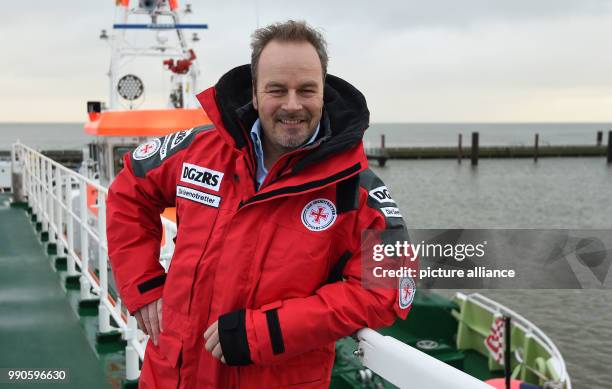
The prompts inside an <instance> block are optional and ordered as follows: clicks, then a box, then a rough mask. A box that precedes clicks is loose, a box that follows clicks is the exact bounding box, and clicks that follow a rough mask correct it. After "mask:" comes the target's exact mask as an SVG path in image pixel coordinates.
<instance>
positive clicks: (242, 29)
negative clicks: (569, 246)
mask: <svg viewBox="0 0 612 389" xmlns="http://www.w3.org/2000/svg"><path fill="white" fill-rule="evenodd" d="M134 2H135V0H132V3H134ZM3 3H4V4H3V5H2V7H3V13H4V15H5V17H4V18H3V19H4V20H3V23H2V24H0V40H1V42H2V48H3V49H2V59H1V61H0V122H83V121H85V120H86V101H87V100H101V101H105V100H108V79H107V77H106V72H107V71H108V65H109V47H108V44H107V42H105V41H102V40H100V39H99V38H98V36H99V34H100V30H101V29H103V28H104V29H107V30H110V27H111V25H112V23H113V18H114V12H115V2H114V0H57V1H49V0H30V1H28V0H22V1H12V2H8V1H4V2H3ZM180 3H181V5H183V4H185V3H191V5H192V8H193V10H194V13H193V14H192V15H191V16H190V18H189V22H193V23H196V22H202V23H207V24H208V25H209V29H208V30H205V31H201V32H200V33H199V35H200V38H201V39H202V40H201V41H200V42H199V43H197V45H196V46H195V49H196V50H195V51H196V54H197V56H198V60H199V65H200V70H201V75H200V79H199V89H201V90H203V89H205V88H207V87H209V86H212V85H214V84H215V82H216V81H217V80H218V79H219V77H221V75H222V74H223V73H225V72H226V71H228V70H229V69H231V68H233V67H235V66H238V65H241V64H244V63H247V62H248V61H249V60H250V47H249V42H250V35H251V33H252V32H253V30H254V29H255V28H257V26H258V25H259V26H264V25H266V24H269V23H272V22H276V21H282V20H287V19H298V20H305V21H307V22H308V23H309V24H311V25H312V26H314V27H317V28H319V29H320V30H321V31H322V32H323V33H324V35H325V37H326V39H327V42H328V49H329V56H330V63H329V73H331V74H334V75H337V76H340V77H342V78H344V79H346V80H347V81H349V82H351V83H352V84H353V85H355V86H356V87H357V88H359V89H360V90H361V91H362V92H363V93H364V95H365V96H366V98H367V100H368V106H369V108H370V112H371V120H372V121H373V122H610V121H612V1H606V0H537V1H534V0H494V1H492V0H461V1H457V0H430V1H422V0H399V1H371V0H369V1H345V0H334V1H330V0H327V1H322V0H308V1H299V2H296V1H286V0H285V1H272V0H251V1H248V0H241V1H238V0H224V1H217V2H215V1H208V0H191V1H188V2H185V1H181V2H180ZM154 67H155V69H156V70H155V72H156V73H155V74H159V75H161V73H162V70H161V64H160V65H159V67H157V65H155V66H154ZM154 79H155V78H154ZM148 82H151V83H153V84H155V83H156V82H158V81H155V82H153V81H148V80H145V87H148V84H147V83H148ZM153 86H158V85H153ZM152 96H153V95H151V99H153V97H152Z"/></svg>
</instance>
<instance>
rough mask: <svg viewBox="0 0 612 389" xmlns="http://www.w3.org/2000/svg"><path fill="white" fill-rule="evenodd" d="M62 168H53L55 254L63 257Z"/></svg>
mask: <svg viewBox="0 0 612 389" xmlns="http://www.w3.org/2000/svg"><path fill="white" fill-rule="evenodd" d="M63 184H64V183H63V178H62V169H60V168H57V167H56V168H55V220H56V224H55V225H56V226H57V229H56V231H55V232H56V233H57V256H59V257H64V217H63V216H64V207H63V204H64V200H63V199H64V196H62V192H63V191H62V186H63Z"/></svg>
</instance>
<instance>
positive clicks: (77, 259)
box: [11, 142, 176, 380]
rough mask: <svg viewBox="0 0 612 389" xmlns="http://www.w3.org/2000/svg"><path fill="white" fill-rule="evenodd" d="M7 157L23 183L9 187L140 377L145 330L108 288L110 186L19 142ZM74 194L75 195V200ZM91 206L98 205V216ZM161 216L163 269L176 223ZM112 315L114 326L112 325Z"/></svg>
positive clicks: (132, 375)
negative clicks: (20, 197)
mask: <svg viewBox="0 0 612 389" xmlns="http://www.w3.org/2000/svg"><path fill="white" fill-rule="evenodd" d="M11 160H12V171H13V172H20V173H21V175H22V180H21V188H13V192H15V193H22V194H23V196H25V198H26V199H27V202H28V205H29V206H30V207H31V208H32V213H33V214H34V215H36V220H37V222H40V223H41V227H42V232H46V233H48V236H49V243H52V244H55V246H56V248H57V255H58V256H60V257H64V256H65V257H66V260H67V270H66V271H67V274H66V275H67V276H68V277H70V276H72V277H79V283H80V298H81V301H83V300H91V299H96V298H97V299H99V305H98V330H99V332H100V333H101V334H109V333H112V332H113V331H119V332H120V333H121V336H122V338H123V339H124V340H125V341H126V342H127V345H126V349H125V359H126V378H127V379H128V380H135V379H138V377H139V376H140V370H139V363H138V360H139V359H141V360H143V359H144V353H145V347H146V342H147V340H148V336H145V335H144V333H143V332H142V331H140V330H139V329H138V327H137V324H136V319H135V318H134V317H133V316H131V315H130V314H129V312H128V311H127V309H126V308H125V307H123V306H122V304H121V299H120V298H118V299H117V300H116V301H115V299H113V297H112V296H111V295H110V294H109V284H108V280H109V273H110V269H109V267H108V247H107V243H106V196H107V194H108V189H107V188H105V187H103V186H101V185H100V184H99V183H97V182H95V181H93V180H91V179H88V178H87V177H84V176H82V175H80V174H78V173H77V172H74V171H72V170H70V169H68V168H66V167H65V166H63V165H61V164H59V163H57V162H55V161H53V160H51V159H50V158H48V157H46V156H44V155H42V154H41V153H39V152H38V151H36V150H34V149H32V148H30V147H28V146H25V145H23V144H20V143H19V142H17V143H16V144H14V145H13V147H12V150H11ZM77 193H78V194H77ZM88 193H90V194H89V197H90V198H91V196H92V195H95V196H96V197H97V198H96V199H95V200H96V203H95V204H88ZM74 199H78V204H77V205H75V204H74V201H73V200H74ZM90 208H91V209H94V210H96V209H97V217H96V216H95V215H94V214H92V212H91V211H90ZM162 222H163V227H164V230H165V233H166V243H165V244H164V246H163V247H162V248H161V258H160V259H161V262H162V265H164V267H165V268H166V269H167V268H168V265H169V261H170V258H171V256H172V251H173V250H174V242H173V241H172V237H173V236H174V235H175V234H176V225H175V224H174V223H173V222H171V221H169V220H166V219H163V218H162ZM77 238H78V239H77ZM92 247H97V252H95V251H94V252H93V254H94V256H95V257H97V258H90V256H91V254H92V253H90V248H92ZM95 259H97V261H98V275H96V273H95V267H94V266H93V264H92V262H93V260H95ZM77 266H78V268H79V269H81V270H80V272H79V271H77ZM111 317H112V318H113V319H114V321H115V323H117V326H118V327H113V326H111V321H110V318H111Z"/></svg>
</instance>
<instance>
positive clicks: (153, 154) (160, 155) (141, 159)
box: [131, 125, 214, 177]
mask: <svg viewBox="0 0 612 389" xmlns="http://www.w3.org/2000/svg"><path fill="white" fill-rule="evenodd" d="M213 128H214V126H212V125H207V126H201V127H194V128H191V129H189V130H184V131H179V132H175V133H173V134H169V135H166V136H164V137H161V138H153V139H151V140H148V141H147V142H145V143H143V144H141V145H140V146H138V147H137V148H136V149H135V150H134V152H132V154H131V158H132V161H131V162H132V170H133V171H134V175H135V176H136V177H144V176H145V175H146V174H147V173H148V172H149V171H150V170H153V169H155V168H156V167H159V166H161V164H162V162H163V161H164V160H165V159H167V158H169V157H171V156H172V155H174V154H176V153H177V152H178V151H180V150H183V149H185V148H187V147H188V146H189V145H190V144H191V142H192V141H193V139H194V138H195V136H196V135H197V134H199V133H200V132H204V131H208V130H212V129H213Z"/></svg>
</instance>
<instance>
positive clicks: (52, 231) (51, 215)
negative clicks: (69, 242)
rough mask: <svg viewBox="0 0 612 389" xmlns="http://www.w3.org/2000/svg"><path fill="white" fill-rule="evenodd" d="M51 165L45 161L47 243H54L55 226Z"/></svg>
mask: <svg viewBox="0 0 612 389" xmlns="http://www.w3.org/2000/svg"><path fill="white" fill-rule="evenodd" d="M53 178H54V177H53V164H52V163H51V162H50V161H47V181H48V183H47V196H49V199H48V200H49V243H55V242H56V239H55V234H56V233H57V225H56V224H55V201H54V198H53V197H54V190H53Z"/></svg>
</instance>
